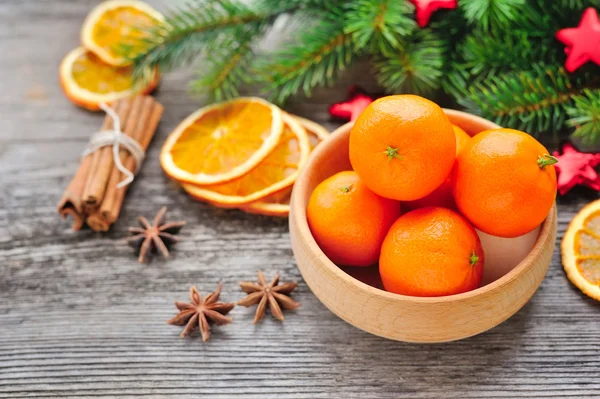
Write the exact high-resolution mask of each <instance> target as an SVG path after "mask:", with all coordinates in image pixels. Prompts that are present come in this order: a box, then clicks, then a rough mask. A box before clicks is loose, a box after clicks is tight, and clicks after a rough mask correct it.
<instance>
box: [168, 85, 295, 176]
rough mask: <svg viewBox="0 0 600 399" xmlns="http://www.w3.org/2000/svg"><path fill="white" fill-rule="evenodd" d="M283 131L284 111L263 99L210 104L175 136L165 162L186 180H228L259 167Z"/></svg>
mask: <svg viewBox="0 0 600 399" xmlns="http://www.w3.org/2000/svg"><path fill="white" fill-rule="evenodd" d="M282 132H283V120H282V112H281V110H280V109H279V108H278V107H276V106H275V105H273V104H271V103H269V102H267V101H265V100H263V99H261V98H254V97H241V98H238V99H235V100H231V101H227V102H223V103H217V104H213V105H209V106H207V107H204V108H201V109H199V110H198V111H196V112H195V113H193V114H192V115H190V116H188V117H187V118H186V119H185V120H184V121H183V122H181V123H180V124H179V126H177V127H176V128H175V130H174V131H173V132H172V133H171V134H170V135H169V137H168V138H167V140H166V141H165V144H164V145H163V147H162V150H161V154H160V164H161V166H162V168H163V169H164V171H165V173H166V174H167V175H168V176H169V177H171V178H172V179H175V180H177V181H179V182H180V183H190V184H195V185H200V186H204V185H212V184H219V183H224V182H227V181H229V180H233V179H235V178H238V177H240V176H242V175H244V174H246V173H248V172H249V171H250V170H252V169H253V168H254V167H256V166H257V165H258V164H259V163H260V162H261V161H262V160H263V159H265V157H266V156H267V155H269V153H270V152H271V151H272V150H273V149H274V148H275V146H276V145H277V143H278V142H279V138H280V137H281V134H282Z"/></svg>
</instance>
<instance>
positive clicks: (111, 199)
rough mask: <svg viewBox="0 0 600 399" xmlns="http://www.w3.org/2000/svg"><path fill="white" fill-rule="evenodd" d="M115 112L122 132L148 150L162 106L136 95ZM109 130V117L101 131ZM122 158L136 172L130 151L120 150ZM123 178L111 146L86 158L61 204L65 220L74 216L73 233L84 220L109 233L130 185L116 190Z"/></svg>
mask: <svg viewBox="0 0 600 399" xmlns="http://www.w3.org/2000/svg"><path fill="white" fill-rule="evenodd" d="M113 109H114V110H115V112H116V113H117V115H118V116H119V119H120V121H121V129H122V131H123V133H124V134H126V135H128V136H131V137H132V138H133V139H135V140H136V141H137V142H138V143H139V144H140V146H141V147H142V149H143V150H144V151H146V150H147V148H148V145H149V144H150V142H151V140H152V137H153V136H154V132H155V131H156V127H157V126H158V122H159V121H160V118H161V116H162V112H163V107H162V105H160V104H159V103H158V102H156V101H155V100H154V98H153V97H151V96H136V97H134V98H129V99H122V100H119V101H117V102H116V103H115V104H113ZM110 128H112V119H111V118H110V117H109V116H107V117H106V118H105V120H104V123H103V125H102V130H107V129H110ZM119 157H120V160H121V163H122V164H123V166H125V167H126V168H127V169H128V170H130V171H132V172H134V173H135V169H136V160H135V158H134V157H133V156H132V155H131V154H130V153H129V151H127V150H126V149H124V148H121V149H120V150H119ZM124 178H125V176H124V175H123V174H122V173H121V171H119V170H118V169H117V168H116V166H115V163H114V160H113V152H112V147H111V146H105V147H102V148H100V149H98V150H96V151H95V152H94V153H92V154H89V155H87V156H85V157H84V158H83V159H82V160H81V163H80V165H79V169H78V170H77V172H76V174H75V176H74V177H73V179H72V180H71V182H70V183H69V185H68V186H67V189H66V190H65V192H64V194H63V197H62V198H61V200H60V202H59V204H58V212H59V214H60V215H61V216H62V217H63V218H65V217H66V216H68V215H71V216H72V217H73V229H74V230H79V229H80V228H81V227H82V226H83V223H84V220H85V222H86V223H87V224H88V225H89V226H90V227H91V228H92V229H93V230H95V231H107V230H108V229H109V228H110V226H111V225H112V223H114V222H115V221H116V219H117V218H118V216H119V213H120V211H121V207H122V205H123V201H124V197H125V192H126V190H127V186H125V187H121V188H117V184H118V183H119V182H120V181H122V180H123V179H124Z"/></svg>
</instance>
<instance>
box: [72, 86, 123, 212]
mask: <svg viewBox="0 0 600 399" xmlns="http://www.w3.org/2000/svg"><path fill="white" fill-rule="evenodd" d="M131 105H132V100H131V98H124V99H122V100H120V101H118V102H117V104H116V106H115V112H116V114H117V115H118V116H119V120H120V122H121V129H123V127H124V126H125V125H126V123H127V119H128V117H129V114H130V111H131ZM112 128H114V126H113V121H112V118H111V117H110V116H109V115H106V118H105V119H104V124H103V125H102V130H108V129H112ZM124 133H127V132H125V131H124ZM93 155H94V157H93V158H92V165H91V170H92V173H91V174H90V175H89V176H88V180H87V182H86V185H85V188H84V190H83V202H84V203H85V204H88V205H90V206H91V207H92V208H96V207H98V206H99V205H100V203H101V202H102V200H103V199H104V193H105V192H106V185H107V183H108V178H109V177H110V173H111V170H112V169H113V168H114V161H113V153H112V147H110V146H105V147H102V148H100V149H99V150H97V151H96V152H94V154H93Z"/></svg>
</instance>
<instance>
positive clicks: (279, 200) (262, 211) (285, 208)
mask: <svg viewBox="0 0 600 399" xmlns="http://www.w3.org/2000/svg"><path fill="white" fill-rule="evenodd" d="M291 197H292V187H290V188H288V189H287V190H283V191H281V192H279V193H275V194H272V195H269V196H268V197H266V198H264V199H262V200H260V201H257V202H253V203H251V204H248V205H244V206H242V207H241V208H240V209H242V210H243V211H245V212H248V213H254V214H257V215H267V216H281V217H285V216H287V215H289V214H290V199H291Z"/></svg>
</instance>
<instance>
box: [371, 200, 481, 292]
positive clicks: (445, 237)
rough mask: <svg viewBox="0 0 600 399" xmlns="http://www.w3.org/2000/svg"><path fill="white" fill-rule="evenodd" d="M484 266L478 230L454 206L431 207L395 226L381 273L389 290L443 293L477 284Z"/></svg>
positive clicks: (383, 253)
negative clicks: (454, 209) (453, 209)
mask: <svg viewBox="0 0 600 399" xmlns="http://www.w3.org/2000/svg"><path fill="white" fill-rule="evenodd" d="M483 264H484V255H483V249H482V248H481V242H480V241H479V237H478V236H477V233H476V232H475V229H474V228H473V227H472V226H471V225H470V224H469V223H468V222H467V221H466V220H465V219H464V218H463V217H462V216H460V215H459V214H458V213H456V212H454V211H452V210H450V209H446V208H439V207H427V208H421V209H417V210H415V211H411V212H408V213H406V214H404V215H403V216H401V217H400V218H399V219H398V220H396V222H395V223H394V224H393V225H392V227H391V228H390V230H389V232H388V234H387V236H386V237H385V240H384V241H383V246H382V248H381V256H380V258H379V273H380V274H381V280H382V281H383V285H384V287H385V289H386V291H390V292H395V293H397V294H402V295H412V296H443V295H453V294H459V293H461V292H466V291H470V290H473V289H475V288H477V287H478V286H479V284H480V282H481V278H482V276H483Z"/></svg>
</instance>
